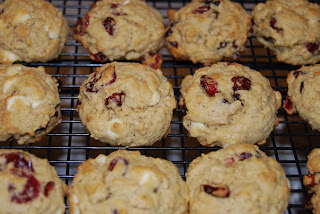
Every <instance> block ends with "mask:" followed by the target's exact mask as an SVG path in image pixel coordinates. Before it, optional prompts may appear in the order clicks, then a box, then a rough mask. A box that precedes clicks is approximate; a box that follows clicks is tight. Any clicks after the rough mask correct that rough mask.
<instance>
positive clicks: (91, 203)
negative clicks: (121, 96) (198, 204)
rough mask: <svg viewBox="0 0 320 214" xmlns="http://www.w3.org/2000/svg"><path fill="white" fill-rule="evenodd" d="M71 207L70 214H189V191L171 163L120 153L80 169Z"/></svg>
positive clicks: (102, 157) (92, 161) (90, 161)
mask: <svg viewBox="0 0 320 214" xmlns="http://www.w3.org/2000/svg"><path fill="white" fill-rule="evenodd" d="M69 204H70V213H71V214H76V213H77V214H83V213H95V214H99V213H103V214H115V213H118V214H122V213H139V214H147V213H148V214H151V213H152V214H186V213H188V190H187V185H186V183H185V182H184V181H183V180H182V178H181V177H180V175H179V173H178V170H177V167H176V166H175V165H174V164H173V163H171V162H170V161H167V160H163V159H159V158H152V157H147V156H144V155H140V153H139V152H138V151H125V150H118V151H116V152H113V153H111V154H110V155H108V156H105V155H102V154H101V155H99V156H98V157H97V158H96V159H89V160H87V161H85V162H83V163H82V164H81V165H80V166H79V168H78V173H77V174H76V175H75V177H74V180H73V182H72V184H71V187H70V192H69Z"/></svg>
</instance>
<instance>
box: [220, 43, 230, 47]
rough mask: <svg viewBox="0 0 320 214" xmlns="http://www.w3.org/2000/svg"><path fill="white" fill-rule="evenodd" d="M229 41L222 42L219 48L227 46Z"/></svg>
mask: <svg viewBox="0 0 320 214" xmlns="http://www.w3.org/2000/svg"><path fill="white" fill-rule="evenodd" d="M227 44H228V42H220V45H219V48H225V47H226V46H227Z"/></svg>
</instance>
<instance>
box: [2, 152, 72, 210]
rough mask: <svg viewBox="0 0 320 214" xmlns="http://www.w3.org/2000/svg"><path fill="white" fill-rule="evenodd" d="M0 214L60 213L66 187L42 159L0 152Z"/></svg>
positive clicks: (29, 155) (27, 154) (25, 154)
mask: <svg viewBox="0 0 320 214" xmlns="http://www.w3.org/2000/svg"><path fill="white" fill-rule="evenodd" d="M0 184H1V185H0V213H4V214H5V213H8V214H9V213H15V214H63V213H64V211H65V204H64V195H65V192H66V191H67V186H66V185H65V184H64V183H63V182H62V181H61V180H60V179H59V177H58V175H57V172H56V171H55V169H54V167H52V166H51V165H50V164H49V163H48V161H47V160H46V159H40V158H37V157H36V156H34V155H32V154H29V153H27V152H24V151H21V150H7V149H2V150H0Z"/></svg>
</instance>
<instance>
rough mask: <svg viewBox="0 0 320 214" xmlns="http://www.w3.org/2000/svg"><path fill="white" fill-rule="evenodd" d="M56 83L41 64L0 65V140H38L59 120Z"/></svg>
mask: <svg viewBox="0 0 320 214" xmlns="http://www.w3.org/2000/svg"><path fill="white" fill-rule="evenodd" d="M59 104H60V99H59V93H58V84H57V80H56V79H55V78H52V77H51V76H50V75H49V74H46V73H45V70H44V67H42V66H40V67H38V68H32V67H26V66H23V65H5V64H4V65H0V141H5V140H8V139H9V138H14V139H16V140H17V142H18V144H28V143H33V142H35V141H39V140H41V138H42V137H43V136H45V135H46V134H47V133H49V132H50V131H51V130H52V129H54V127H56V125H57V124H59V123H60V122H61V112H60V105H59Z"/></svg>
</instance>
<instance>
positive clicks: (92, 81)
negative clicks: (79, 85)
mask: <svg viewBox="0 0 320 214" xmlns="http://www.w3.org/2000/svg"><path fill="white" fill-rule="evenodd" d="M97 74H98V73H97V72H96V73H94V75H93V77H92V78H91V79H90V81H89V82H88V83H87V84H86V85H85V86H84V87H85V88H86V91H88V92H94V93H97V92H98V91H99V90H98V89H96V88H94V84H96V82H98V80H99V79H100V78H101V77H102V75H100V76H99V77H97Z"/></svg>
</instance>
